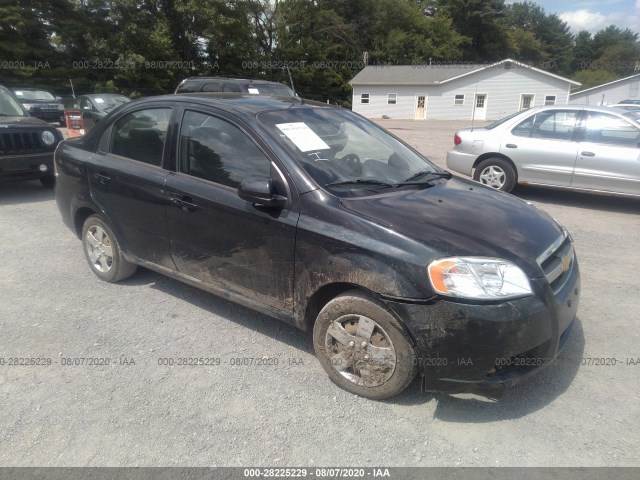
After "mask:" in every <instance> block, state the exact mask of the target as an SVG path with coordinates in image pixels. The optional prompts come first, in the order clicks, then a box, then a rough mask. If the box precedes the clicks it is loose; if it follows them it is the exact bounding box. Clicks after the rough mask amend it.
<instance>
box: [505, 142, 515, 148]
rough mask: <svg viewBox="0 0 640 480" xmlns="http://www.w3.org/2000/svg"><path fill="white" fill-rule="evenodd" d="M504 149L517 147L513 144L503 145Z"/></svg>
mask: <svg viewBox="0 0 640 480" xmlns="http://www.w3.org/2000/svg"><path fill="white" fill-rule="evenodd" d="M505 147H507V148H518V145H516V144H515V143H507V144H506V145H505Z"/></svg>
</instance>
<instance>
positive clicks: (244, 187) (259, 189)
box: [238, 177, 287, 208]
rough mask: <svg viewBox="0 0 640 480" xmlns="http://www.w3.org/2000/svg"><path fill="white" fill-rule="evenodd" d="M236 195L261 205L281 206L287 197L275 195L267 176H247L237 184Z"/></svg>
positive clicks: (284, 203)
mask: <svg viewBox="0 0 640 480" xmlns="http://www.w3.org/2000/svg"><path fill="white" fill-rule="evenodd" d="M238 196H239V197H240V198H242V199H243V200H246V201H247V202H250V203H253V204H254V205H257V206H262V207H278V208H282V207H284V206H285V205H286V203H287V197H283V196H282V195H276V194H275V193H274V191H273V182H272V181H271V179H270V178H268V177H248V178H245V179H244V180H243V181H242V182H241V183H240V185H238Z"/></svg>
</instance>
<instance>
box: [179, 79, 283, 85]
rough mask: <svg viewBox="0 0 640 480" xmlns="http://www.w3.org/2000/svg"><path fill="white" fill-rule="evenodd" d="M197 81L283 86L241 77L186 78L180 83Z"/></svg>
mask: <svg viewBox="0 0 640 480" xmlns="http://www.w3.org/2000/svg"><path fill="white" fill-rule="evenodd" d="M198 80H202V81H206V80H219V81H225V82H237V83H262V84H265V83H270V84H276V85H284V84H283V83H280V82H273V81H271V80H260V79H257V78H242V77H188V78H185V79H184V80H183V81H182V82H186V81H198Z"/></svg>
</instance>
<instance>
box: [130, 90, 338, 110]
mask: <svg viewBox="0 0 640 480" xmlns="http://www.w3.org/2000/svg"><path fill="white" fill-rule="evenodd" d="M166 101H180V102H189V101H191V102H194V103H198V104H200V105H208V106H211V107H218V108H222V109H224V110H226V111H228V112H230V113H236V114H245V115H250V116H255V115H256V114H257V113H260V112H265V111H273V110H284V109H291V108H331V109H339V108H340V107H337V106H335V105H329V104H326V103H322V102H315V101H313V100H306V99H303V98H299V97H278V96H267V95H252V94H248V93H218V92H198V93H178V94H172V95H160V96H157V97H147V98H143V99H140V100H134V101H133V102H130V103H128V104H127V105H129V106H131V105H132V104H134V103H135V104H139V103H141V102H166Z"/></svg>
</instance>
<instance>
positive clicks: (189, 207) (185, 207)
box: [169, 197, 198, 213]
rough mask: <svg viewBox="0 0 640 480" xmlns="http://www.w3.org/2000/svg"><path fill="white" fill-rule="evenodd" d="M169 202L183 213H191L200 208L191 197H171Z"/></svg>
mask: <svg viewBox="0 0 640 480" xmlns="http://www.w3.org/2000/svg"><path fill="white" fill-rule="evenodd" d="M169 200H171V202H173V203H174V204H176V205H177V206H178V207H180V209H181V210H182V211H183V212H186V213H190V212H193V211H194V210H196V209H197V208H198V205H196V204H195V203H193V200H192V199H191V197H182V198H178V197H170V198H169Z"/></svg>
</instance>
